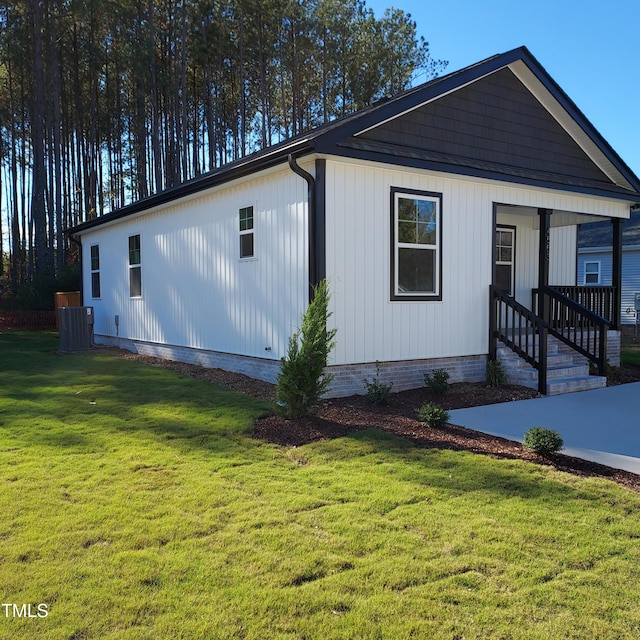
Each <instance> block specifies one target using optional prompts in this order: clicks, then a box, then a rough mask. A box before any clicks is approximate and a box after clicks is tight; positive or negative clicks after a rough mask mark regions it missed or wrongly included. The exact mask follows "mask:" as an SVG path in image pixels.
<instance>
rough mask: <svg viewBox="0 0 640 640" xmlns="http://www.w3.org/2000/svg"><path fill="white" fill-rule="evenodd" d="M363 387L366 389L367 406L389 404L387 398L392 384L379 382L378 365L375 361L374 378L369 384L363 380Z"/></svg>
mask: <svg viewBox="0 0 640 640" xmlns="http://www.w3.org/2000/svg"><path fill="white" fill-rule="evenodd" d="M363 382H364V386H365V388H366V389H367V400H368V401H369V404H389V396H390V395H391V389H392V388H393V382H391V383H389V384H383V383H382V382H380V363H379V362H378V361H376V377H375V378H373V380H371V382H369V380H368V379H367V378H365V379H364V381H363Z"/></svg>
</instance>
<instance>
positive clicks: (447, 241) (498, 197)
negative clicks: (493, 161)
mask: <svg viewBox="0 0 640 640" xmlns="http://www.w3.org/2000/svg"><path fill="white" fill-rule="evenodd" d="M391 187H405V188H410V189H418V190H424V191H431V192H436V193H441V194H442V215H443V227H442V301H420V302H409V301H399V302H398V301H393V302H392V301H390V295H389V292H390V255H391V247H390V242H391V238H390V216H391V205H390V190H391ZM494 203H505V204H510V205H516V206H521V207H530V208H532V209H534V210H535V209H537V208H549V209H555V210H562V211H573V212H577V213H588V214H592V215H611V216H616V217H625V216H626V215H627V214H628V208H626V206H625V205H624V203H622V204H621V203H617V202H611V201H607V200H605V199H603V198H589V197H586V196H579V195H575V194H570V193H564V192H554V191H550V190H541V189H534V188H530V187H519V186H512V185H507V184H501V183H497V182H490V181H482V180H475V179H471V178H469V179H466V178H460V177H456V176H449V175H445V174H438V173H432V172H428V171H419V170H411V169H402V168H399V167H391V166H386V165H379V164H373V163H366V162H359V161H347V160H338V159H334V158H330V159H329V160H328V161H327V276H328V277H329V278H331V279H332V292H333V299H332V310H333V317H332V319H331V322H332V324H333V326H335V327H336V328H337V329H338V333H337V336H336V340H337V346H336V349H335V351H334V353H333V362H334V363H335V364H349V363H360V362H374V361H376V360H380V361H391V360H405V359H419V358H439V357H453V356H465V355H476V354H484V353H487V348H488V316H489V312H488V298H489V284H490V282H491V274H492V244H493V229H492V220H493V215H492V214H493V204H494ZM499 221H501V222H503V223H505V224H506V223H509V224H515V225H516V227H517V234H516V235H517V240H516V242H517V254H518V255H517V258H516V260H517V263H518V265H519V266H518V272H517V274H516V281H517V284H516V286H517V290H518V293H517V296H518V297H519V298H521V299H522V302H523V304H526V305H527V306H529V305H530V304H531V289H532V288H534V287H535V286H536V285H537V274H538V267H537V264H538V231H537V229H535V228H534V225H535V224H536V222H535V216H533V215H531V216H527V215H513V216H510V215H508V214H504V215H501V216H499ZM551 243H552V245H551V249H552V252H555V257H554V258H553V260H552V264H551V265H550V270H551V276H550V279H551V282H553V283H556V284H572V283H573V282H575V252H574V253H573V254H572V255H569V253H570V247H571V246H574V247H575V231H572V230H565V229H564V228H560V229H554V230H553V231H552V233H551Z"/></svg>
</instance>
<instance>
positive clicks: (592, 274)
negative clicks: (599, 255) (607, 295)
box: [583, 260, 602, 285]
mask: <svg viewBox="0 0 640 640" xmlns="http://www.w3.org/2000/svg"><path fill="white" fill-rule="evenodd" d="M601 269H602V263H601V262H600V260H585V263H584V277H583V284H585V285H590V284H592V285H595V284H600V274H601Z"/></svg>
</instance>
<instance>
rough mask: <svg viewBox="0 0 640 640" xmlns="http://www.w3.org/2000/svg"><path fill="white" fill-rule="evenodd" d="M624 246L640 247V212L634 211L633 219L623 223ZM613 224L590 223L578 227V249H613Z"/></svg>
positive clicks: (607, 222) (605, 222)
mask: <svg viewBox="0 0 640 640" xmlns="http://www.w3.org/2000/svg"><path fill="white" fill-rule="evenodd" d="M621 226H622V244H623V246H634V245H640V211H632V212H631V217H630V218H629V219H628V220H624V221H623V222H622V225H621ZM611 246H612V239H611V222H609V221H608V220H605V221H604V222H589V223H587V224H581V225H580V226H579V227H578V248H579V249H584V248H586V247H611Z"/></svg>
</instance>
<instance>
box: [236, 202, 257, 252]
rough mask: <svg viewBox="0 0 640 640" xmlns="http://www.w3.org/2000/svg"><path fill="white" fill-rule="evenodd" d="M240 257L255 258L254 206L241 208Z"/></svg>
mask: <svg viewBox="0 0 640 640" xmlns="http://www.w3.org/2000/svg"><path fill="white" fill-rule="evenodd" d="M239 220H240V258H253V255H254V247H253V207H243V208H242V209H240V215H239Z"/></svg>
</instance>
